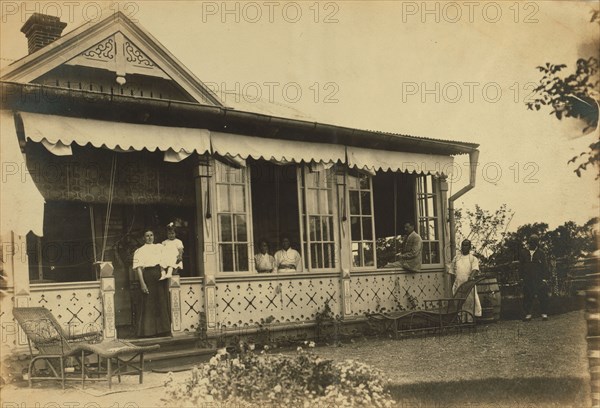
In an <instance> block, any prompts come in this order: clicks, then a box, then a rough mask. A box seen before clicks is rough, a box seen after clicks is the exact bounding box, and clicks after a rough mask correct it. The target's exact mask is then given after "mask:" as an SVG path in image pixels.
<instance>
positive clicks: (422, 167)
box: [346, 146, 454, 175]
mask: <svg viewBox="0 0 600 408" xmlns="http://www.w3.org/2000/svg"><path fill="white" fill-rule="evenodd" d="M346 151H347V154H348V166H349V167H356V168H357V169H359V170H365V171H368V172H371V173H372V172H373V171H377V170H382V171H400V172H407V173H417V174H445V175H450V174H452V170H453V163H454V158H453V157H452V156H444V155H438V154H424V153H410V152H395V151H389V150H375V149H365V148H362V147H354V146H348V147H347V148H346Z"/></svg>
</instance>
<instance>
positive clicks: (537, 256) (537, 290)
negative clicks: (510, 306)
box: [519, 234, 549, 322]
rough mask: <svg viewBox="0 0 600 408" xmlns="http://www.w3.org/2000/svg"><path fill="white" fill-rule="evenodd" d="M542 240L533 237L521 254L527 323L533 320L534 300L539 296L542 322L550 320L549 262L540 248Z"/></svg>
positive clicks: (535, 236)
mask: <svg viewBox="0 0 600 408" xmlns="http://www.w3.org/2000/svg"><path fill="white" fill-rule="evenodd" d="M539 243H540V238H539V237H538V236H537V235H535V234H534V235H531V236H530V237H529V239H528V240H527V248H526V249H522V250H521V253H520V254H519V266H520V268H519V271H520V274H521V278H522V279H523V309H524V310H525V319H524V320H525V321H526V322H528V321H530V320H531V312H532V309H533V300H534V299H535V297H536V296H537V298H538V300H539V302H540V312H541V314H542V320H548V283H547V282H548V279H549V271H548V262H547V260H546V254H545V253H544V251H542V250H541V249H540V248H539Z"/></svg>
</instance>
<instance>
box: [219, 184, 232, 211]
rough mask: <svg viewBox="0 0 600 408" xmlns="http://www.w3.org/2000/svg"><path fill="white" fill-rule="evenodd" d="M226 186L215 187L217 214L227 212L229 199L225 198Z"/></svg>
mask: <svg viewBox="0 0 600 408" xmlns="http://www.w3.org/2000/svg"><path fill="white" fill-rule="evenodd" d="M228 188H229V187H228V186H227V185H223V184H218V185H217V195H218V211H219V212H228V211H230V209H229V197H228V196H227V190H228Z"/></svg>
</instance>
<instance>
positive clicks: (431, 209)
mask: <svg viewBox="0 0 600 408" xmlns="http://www.w3.org/2000/svg"><path fill="white" fill-rule="evenodd" d="M427 214H428V215H429V216H430V217H436V216H437V211H436V208H435V200H434V199H433V197H428V198H427Z"/></svg>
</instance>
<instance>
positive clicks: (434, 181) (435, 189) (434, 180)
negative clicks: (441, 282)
mask: <svg viewBox="0 0 600 408" xmlns="http://www.w3.org/2000/svg"><path fill="white" fill-rule="evenodd" d="M429 176H431V183H430V184H431V192H430V191H426V192H425V193H424V194H423V193H420V192H419V179H420V178H425V179H426V178H427V177H429ZM426 186H427V184H426ZM421 195H424V196H425V197H426V199H428V198H429V196H433V205H434V208H435V210H436V211H437V216H435V217H432V216H422V214H421V208H420V206H419V200H420V196H421ZM440 200H441V190H440V178H439V177H438V176H436V175H435V174H421V175H419V176H418V177H417V178H415V215H416V220H415V223H416V225H415V227H416V228H415V229H416V231H417V233H418V234H419V236H420V237H421V240H422V249H421V257H422V256H423V251H425V244H426V243H431V242H437V243H438V251H439V259H440V262H439V263H425V262H423V260H422V259H423V258H421V269H437V268H440V267H442V266H443V265H444V262H445V260H444V251H443V243H444V242H443V240H444V237H443V234H442V228H441V219H442V211H443V208H442V206H441V201H440ZM422 218H423V220H425V221H427V220H432V219H433V220H434V225H435V229H436V233H437V236H438V239H437V240H425V239H423V236H422V235H421V219H422ZM428 248H430V247H428ZM430 253H431V252H430Z"/></svg>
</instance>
